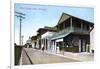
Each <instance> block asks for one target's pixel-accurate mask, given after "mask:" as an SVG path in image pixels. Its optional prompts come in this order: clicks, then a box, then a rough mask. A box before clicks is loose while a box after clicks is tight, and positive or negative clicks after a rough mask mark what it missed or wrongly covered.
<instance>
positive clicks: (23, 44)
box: [14, 3, 95, 66]
mask: <svg viewBox="0 0 100 69" xmlns="http://www.w3.org/2000/svg"><path fill="white" fill-rule="evenodd" d="M94 52H95V50H94V8H90V7H74V6H59V5H41V4H24V3H15V4H14V65H15V66H17V65H37V64H54V63H76V62H80V63H81V62H89V61H94Z"/></svg>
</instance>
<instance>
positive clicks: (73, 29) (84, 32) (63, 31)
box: [52, 27, 89, 38]
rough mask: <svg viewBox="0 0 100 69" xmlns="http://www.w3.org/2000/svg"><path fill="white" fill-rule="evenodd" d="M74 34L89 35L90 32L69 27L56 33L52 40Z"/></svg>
mask: <svg viewBox="0 0 100 69" xmlns="http://www.w3.org/2000/svg"><path fill="white" fill-rule="evenodd" d="M72 32H76V33H83V34H89V31H88V30H84V29H81V28H77V27H72V28H71V27H67V28H65V29H63V30H61V31H59V32H56V33H54V34H53V36H52V38H54V37H57V36H60V35H63V34H70V33H72Z"/></svg>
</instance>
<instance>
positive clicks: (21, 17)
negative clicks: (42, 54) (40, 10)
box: [15, 12, 25, 46]
mask: <svg viewBox="0 0 100 69" xmlns="http://www.w3.org/2000/svg"><path fill="white" fill-rule="evenodd" d="M15 13H16V15H15V16H16V17H18V18H19V22H20V32H19V45H20V46H21V45H22V44H21V42H22V41H21V24H22V19H25V17H24V16H25V14H23V13H21V12H15Z"/></svg>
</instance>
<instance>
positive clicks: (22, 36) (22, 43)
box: [22, 35, 24, 45]
mask: <svg viewBox="0 0 100 69" xmlns="http://www.w3.org/2000/svg"><path fill="white" fill-rule="evenodd" d="M23 40H24V36H23V35H22V45H23Z"/></svg>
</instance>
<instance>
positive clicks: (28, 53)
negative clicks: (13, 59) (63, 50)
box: [22, 48, 78, 65]
mask: <svg viewBox="0 0 100 69" xmlns="http://www.w3.org/2000/svg"><path fill="white" fill-rule="evenodd" d="M63 62H78V61H76V60H73V59H69V58H65V57H61V56H57V55H53V54H49V53H46V52H43V51H40V50H35V49H33V48H23V50H22V65H29V64H48V63H63Z"/></svg>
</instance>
